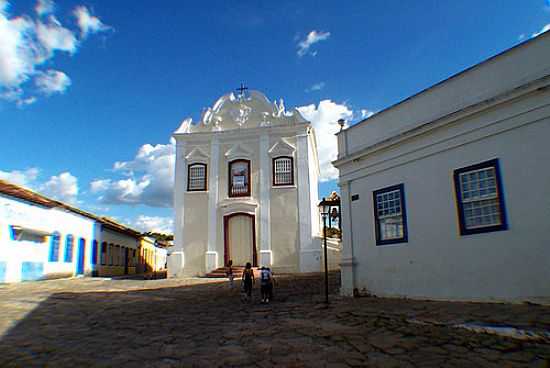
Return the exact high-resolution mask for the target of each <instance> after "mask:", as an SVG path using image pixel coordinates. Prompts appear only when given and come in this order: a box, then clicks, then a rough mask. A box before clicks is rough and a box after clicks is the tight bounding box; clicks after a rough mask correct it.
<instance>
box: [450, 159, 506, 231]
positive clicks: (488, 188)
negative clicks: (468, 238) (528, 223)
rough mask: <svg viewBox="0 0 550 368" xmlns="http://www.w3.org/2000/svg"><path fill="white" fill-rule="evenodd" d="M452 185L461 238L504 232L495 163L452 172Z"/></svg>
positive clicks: (504, 217)
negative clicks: (470, 235)
mask: <svg viewBox="0 0 550 368" xmlns="http://www.w3.org/2000/svg"><path fill="white" fill-rule="evenodd" d="M454 184H455V193H456V201H457V207H458V217H459V223H460V234H461V235H469V234H478V233H484V232H489V231H499V230H506V229H507V228H508V225H507V222H506V213H505V208H504V198H503V196H502V183H501V180H500V169H499V163H498V159H495V160H490V161H487V162H483V163H480V164H477V165H472V166H468V167H464V168H461V169H457V170H455V171H454Z"/></svg>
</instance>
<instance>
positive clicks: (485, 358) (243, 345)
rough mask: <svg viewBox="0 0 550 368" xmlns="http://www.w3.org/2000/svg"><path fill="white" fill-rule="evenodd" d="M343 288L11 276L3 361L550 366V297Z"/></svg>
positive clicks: (0, 322) (289, 279)
mask: <svg viewBox="0 0 550 368" xmlns="http://www.w3.org/2000/svg"><path fill="white" fill-rule="evenodd" d="M338 287H339V275H338V274H336V273H333V274H331V277H330V290H331V293H332V294H331V303H330V306H329V307H328V308H326V307H325V305H324V304H323V300H324V298H323V293H322V291H323V290H324V289H323V277H322V274H302V275H281V276H278V277H277V279H276V289H275V298H274V300H273V301H272V303H270V304H267V305H265V304H261V303H260V302H259V295H258V294H259V290H258V285H256V287H255V290H254V292H255V294H254V296H253V300H252V301H250V302H248V303H245V302H242V301H241V298H240V295H239V288H238V283H237V285H236V287H235V289H230V288H229V284H228V282H227V281H226V280H221V279H203V278H188V279H165V280H149V281H144V280H111V279H101V278H78V279H71V280H52V281H42V282H28V283H23V284H18V285H14V284H12V285H10V284H4V285H0V306H1V307H2V311H3V313H2V314H1V316H0V334H1V339H0V366H2V367H44V366H48V367H65V366H72V367H91V366H93V367H113V366H125V367H231V366H235V367H262V368H267V367H362V366H368V367H441V366H445V367H549V366H550V335H549V334H548V331H549V330H550V307H548V306H543V305H537V304H531V303H524V304H497V303H494V304H488V303H459V302H453V303H449V302H435V301H413V300H406V299H384V298H375V297H359V298H353V299H352V298H342V297H340V296H339V295H338V294H337V292H336V291H337V289H338ZM472 326H508V327H514V328H516V329H517V330H514V331H516V333H515V334H511V335H513V336H502V335H499V334H494V333H491V330H487V331H486V332H487V333H482V332H479V331H478V330H476V328H473V327H472ZM509 330H511V329H510V328H509V329H506V330H505V331H508V332H509ZM518 331H519V332H518ZM522 331H523V332H522Z"/></svg>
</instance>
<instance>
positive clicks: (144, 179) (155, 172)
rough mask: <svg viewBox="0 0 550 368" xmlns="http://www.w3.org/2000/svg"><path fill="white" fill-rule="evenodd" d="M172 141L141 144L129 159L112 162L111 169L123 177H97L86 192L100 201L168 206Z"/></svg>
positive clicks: (172, 161) (171, 171)
mask: <svg viewBox="0 0 550 368" xmlns="http://www.w3.org/2000/svg"><path fill="white" fill-rule="evenodd" d="M174 152H175V146H174V141H171V142H170V143H169V144H157V145H154V146H153V145H151V144H145V145H143V146H141V148H140V149H139V150H138V153H137V155H136V157H135V158H134V159H133V160H131V161H122V162H120V161H119V162H115V164H114V167H113V168H114V171H115V172H119V173H120V174H123V175H125V176H126V177H127V178H126V179H118V180H116V179H97V180H94V181H92V182H91V183H90V191H91V192H92V193H94V194H97V195H98V200H99V202H101V203H104V204H130V205H135V204H146V205H149V206H152V207H171V206H172V193H173V190H174V163H175V154H174Z"/></svg>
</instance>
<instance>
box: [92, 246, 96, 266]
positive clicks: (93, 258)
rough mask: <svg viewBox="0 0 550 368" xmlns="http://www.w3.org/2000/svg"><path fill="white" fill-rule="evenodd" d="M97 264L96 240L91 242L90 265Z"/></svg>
mask: <svg viewBox="0 0 550 368" xmlns="http://www.w3.org/2000/svg"><path fill="white" fill-rule="evenodd" d="M96 264H97V240H94V241H93V242H92V265H96Z"/></svg>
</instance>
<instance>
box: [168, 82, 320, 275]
mask: <svg viewBox="0 0 550 368" xmlns="http://www.w3.org/2000/svg"><path fill="white" fill-rule="evenodd" d="M173 136H174V138H175V140H176V171H175V195H174V209H175V234H174V235H175V239H174V247H172V249H171V251H170V256H169V259H168V273H169V276H179V275H203V274H205V273H208V272H210V271H212V270H215V269H217V268H219V267H222V266H224V265H225V264H227V262H228V261H229V260H232V261H233V264H234V265H236V266H242V265H244V264H245V263H247V262H250V263H251V264H252V265H254V266H258V265H265V266H270V267H272V268H273V269H274V270H277V271H285V272H298V271H319V270H320V262H321V257H320V256H321V246H320V242H319V241H315V239H314V236H315V235H317V234H318V233H319V220H318V209H317V204H318V176H319V164H318V159H317V146H316V141H315V135H314V131H313V128H312V126H311V124H310V123H309V122H307V121H306V120H305V119H304V118H303V117H302V115H301V114H300V113H299V112H298V110H296V109H295V110H293V111H291V112H290V111H286V110H285V107H284V104H283V101H282V100H281V101H280V102H274V103H272V102H270V101H269V100H268V99H267V97H266V96H265V95H263V94H262V93H260V92H258V91H251V92H250V93H244V90H241V93H240V94H238V95H235V94H233V93H229V94H226V95H224V96H222V97H221V98H219V99H218V101H216V103H215V104H214V105H213V106H212V107H211V108H208V109H207V110H205V111H204V113H203V114H202V117H201V120H200V121H199V122H197V123H194V122H192V121H191V119H187V120H185V121H183V123H182V124H181V126H180V127H179V129H178V130H176V132H175V133H174V135H173Z"/></svg>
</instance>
